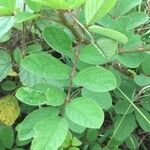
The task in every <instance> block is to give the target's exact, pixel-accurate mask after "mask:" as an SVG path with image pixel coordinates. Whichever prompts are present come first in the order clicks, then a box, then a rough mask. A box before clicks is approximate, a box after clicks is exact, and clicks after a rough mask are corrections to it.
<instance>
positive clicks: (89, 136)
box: [86, 129, 98, 143]
mask: <svg viewBox="0 0 150 150" xmlns="http://www.w3.org/2000/svg"><path fill="white" fill-rule="evenodd" d="M97 137H98V130H96V129H88V130H87V133H86V140H87V141H89V142H91V143H92V142H94V141H96V140H97Z"/></svg>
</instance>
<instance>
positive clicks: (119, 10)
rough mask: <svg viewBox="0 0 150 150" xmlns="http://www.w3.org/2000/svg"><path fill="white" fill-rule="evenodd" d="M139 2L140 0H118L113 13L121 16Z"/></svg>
mask: <svg viewBox="0 0 150 150" xmlns="http://www.w3.org/2000/svg"><path fill="white" fill-rule="evenodd" d="M141 3H142V0H132V1H130V0H119V1H118V4H117V6H116V10H115V14H116V16H121V15H123V14H125V13H127V12H128V11H130V10H131V9H132V8H134V7H135V6H137V5H139V4H141Z"/></svg>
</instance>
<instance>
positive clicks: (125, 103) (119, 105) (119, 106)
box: [114, 99, 135, 115]
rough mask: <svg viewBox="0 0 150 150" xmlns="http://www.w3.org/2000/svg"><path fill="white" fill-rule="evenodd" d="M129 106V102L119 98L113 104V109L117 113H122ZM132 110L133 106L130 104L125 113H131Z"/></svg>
mask: <svg viewBox="0 0 150 150" xmlns="http://www.w3.org/2000/svg"><path fill="white" fill-rule="evenodd" d="M129 106H130V103H129V102H128V101H126V100H122V99H121V100H119V101H118V102H117V103H116V104H115V106H114V110H115V112H116V113H117V114H122V115H124V114H125V112H126V110H127V109H128V107H129ZM134 110H135V109H134V107H133V106H130V108H129V110H128V113H127V114H129V113H132V112H133V111H134Z"/></svg>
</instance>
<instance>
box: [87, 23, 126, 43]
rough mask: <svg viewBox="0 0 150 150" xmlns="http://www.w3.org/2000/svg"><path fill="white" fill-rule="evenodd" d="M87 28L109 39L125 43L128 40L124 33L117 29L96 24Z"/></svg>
mask: <svg viewBox="0 0 150 150" xmlns="http://www.w3.org/2000/svg"><path fill="white" fill-rule="evenodd" d="M89 30H90V31H91V32H94V33H97V34H100V35H103V36H106V37H109V38H111V39H114V40H116V41H118V42H121V43H123V44H126V43H127V42H128V38H127V37H126V36H125V35H124V34H122V33H120V32H118V31H115V30H113V29H109V28H103V27H100V26H98V25H93V26H90V27H89Z"/></svg>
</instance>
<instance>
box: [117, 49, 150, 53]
mask: <svg viewBox="0 0 150 150" xmlns="http://www.w3.org/2000/svg"><path fill="white" fill-rule="evenodd" d="M142 52H150V48H143V49H136V50H128V51H120V52H119V54H125V53H142Z"/></svg>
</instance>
